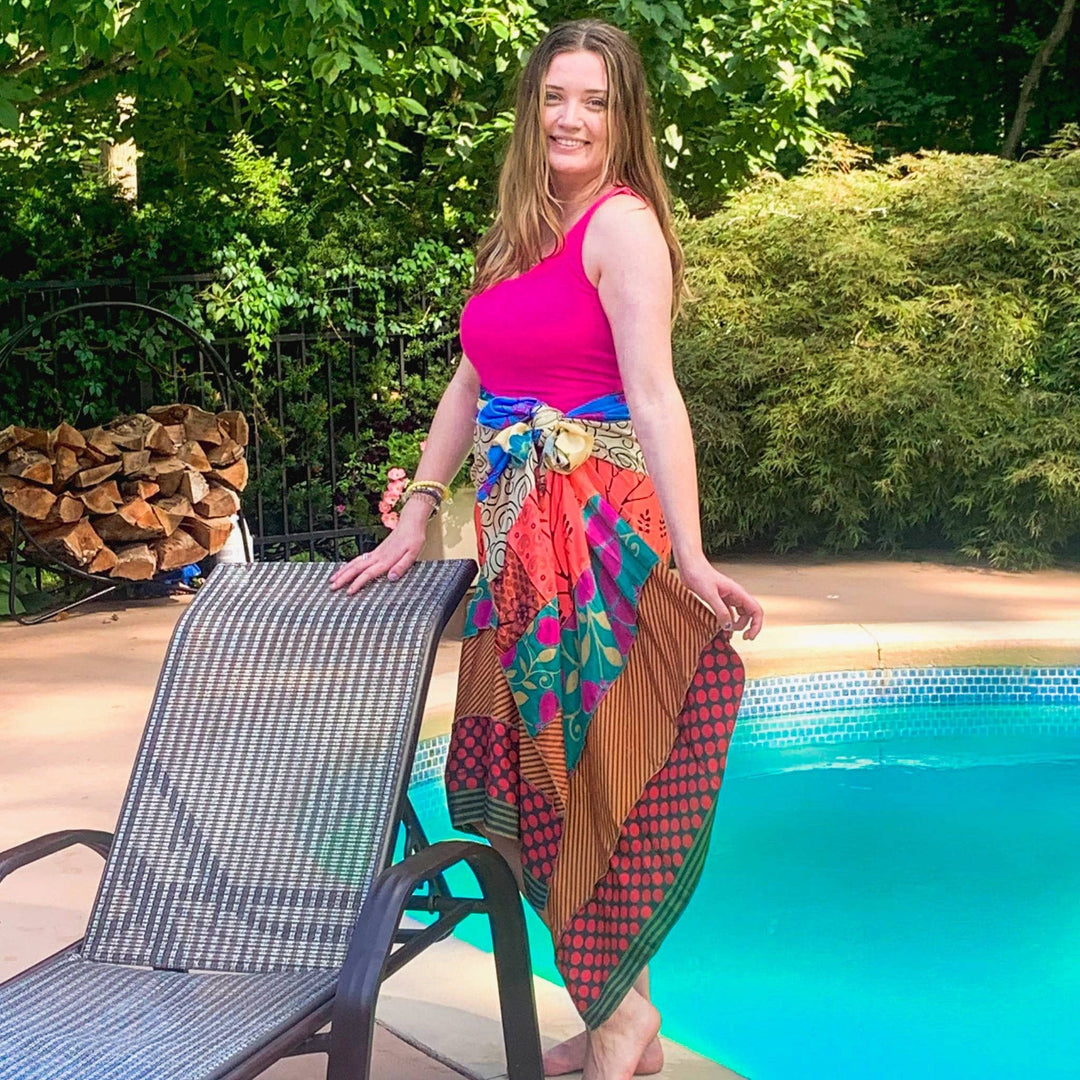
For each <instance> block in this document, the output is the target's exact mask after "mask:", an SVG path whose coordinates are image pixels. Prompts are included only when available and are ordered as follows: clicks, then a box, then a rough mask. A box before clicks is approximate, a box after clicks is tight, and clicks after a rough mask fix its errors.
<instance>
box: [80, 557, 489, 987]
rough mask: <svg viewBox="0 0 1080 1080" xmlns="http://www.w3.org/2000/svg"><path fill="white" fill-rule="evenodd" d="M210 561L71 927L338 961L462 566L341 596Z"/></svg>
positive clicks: (191, 961) (300, 963)
mask: <svg viewBox="0 0 1080 1080" xmlns="http://www.w3.org/2000/svg"><path fill="white" fill-rule="evenodd" d="M332 570H333V566H332V565H330V564H326V563H256V564H253V565H223V566H219V567H218V568H217V569H216V570H215V571H214V572H213V574H212V576H211V577H210V580H209V581H208V583H207V585H206V586H205V587H204V588H203V589H202V590H201V591H200V592H199V594H198V595H197V596H196V597H195V599H194V601H193V602H192V603H191V605H190V607H189V608H188V609H187V611H186V612H185V613H184V615H183V616H182V617H181V619H180V622H179V624H178V625H177V628H176V631H175V633H174V635H173V639H172V641H171V643H170V645H169V649H168V653H167V655H166V658H165V663H164V666H163V668H162V673H161V678H160V681H159V683H158V687H157V692H156V694H155V697H154V702H153V705H152V707H151V710H150V717H149V721H148V723H147V727H146V731H145V734H144V736H143V742H142V745H141V747H140V750H139V754H138V757H137V759H136V762H135V768H134V772H133V774H132V778H131V782H130V786H129V788H128V792H127V796H126V798H125V800H124V804H123V808H122V810H121V814H120V820H119V823H118V826H117V832H116V839H115V842H114V844H113V847H112V850H111V853H110V855H109V859H108V862H107V864H106V867H105V873H104V876H103V878H102V884H101V888H100V891H99V894H98V898H97V901H96V903H95V906H94V910H93V913H92V915H91V918H90V925H89V929H88V931H87V935H86V939H85V942H84V945H83V955H84V957H86V958H87V959H90V960H97V961H111V962H114V963H122V964H134V965H144V966H148V967H153V968H159V969H168V970H182V971H191V970H199V969H203V970H212V971H244V972H272V971H308V970H314V969H318V968H326V969H330V968H337V967H339V966H340V965H341V963H342V961H343V959H344V957H345V952H346V948H347V946H348V938H349V933H350V931H351V929H352V927H353V924H354V923H355V921H356V916H357V912H358V910H359V908H360V905H361V903H362V901H363V899H364V896H365V893H366V891H367V889H368V887H369V885H370V883H371V881H372V878H373V876H374V875H375V874H377V873H378V872H379V871H380V870H381V869H382V868H383V866H384V865H385V864H386V863H387V862H388V860H389V858H390V854H391V849H392V844H393V841H394V834H395V830H396V824H397V820H398V814H399V811H400V805H401V801H402V799H403V797H404V794H405V790H406V787H407V784H408V775H409V770H410V768H411V763H412V755H413V749H414V746H415V742H416V738H417V734H418V730H419V723H420V718H421V712H422V708H423V700H424V695H425V692H426V689H427V683H428V679H429V677H430V673H431V668H432V665H433V663H434V656H435V646H436V643H437V641H438V637H439V634H440V633H441V631H442V629H443V627H444V625H445V623H446V621H447V619H448V618H449V616H450V614H451V613H452V612H453V610H454V608H455V607H456V605H457V604H458V602H459V600H460V599H461V597H462V596H463V594H464V592H465V590H466V588H467V587H468V584H469V582H470V581H471V579H472V576H473V573H474V571H475V567H474V566H473V564H472V563H471V562H468V561H448V562H427V563H417V564H416V565H415V566H413V568H412V569H411V570H410V571H409V572H408V573H407V574H405V575H404V577H403V578H402V579H401V580H400V581H398V582H393V583H392V582H389V581H386V580H385V579H383V580H379V581H376V582H373V583H371V584H369V585H368V586H367V587H365V588H364V589H362V590H361V591H360V593H359V594H358V595H357V596H355V597H349V596H346V595H344V594H343V593H340V592H339V593H331V592H330V590H329V588H328V579H329V576H330V574H331V572H332Z"/></svg>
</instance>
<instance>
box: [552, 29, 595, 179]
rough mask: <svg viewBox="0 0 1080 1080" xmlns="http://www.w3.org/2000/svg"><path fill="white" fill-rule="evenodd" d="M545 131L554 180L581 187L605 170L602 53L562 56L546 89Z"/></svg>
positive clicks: (553, 66) (580, 51)
mask: <svg viewBox="0 0 1080 1080" xmlns="http://www.w3.org/2000/svg"><path fill="white" fill-rule="evenodd" d="M542 95H543V111H542V116H543V126H544V136H545V139H546V142H547V152H548V163H549V165H550V168H551V174H552V179H553V180H555V182H556V183H557V184H558V185H559V186H560V187H561V188H564V189H566V188H579V187H581V186H582V185H587V184H589V183H591V182H593V181H595V180H598V179H599V178H600V176H601V174H602V173H603V171H604V161H605V156H606V153H607V142H608V122H607V120H608V80H607V71H606V70H605V68H604V61H603V59H602V58H601V57H600V56H599V54H597V53H594V52H588V51H585V50H579V51H576V52H563V53H559V54H558V55H557V56H556V57H555V58H554V59H553V60H552V61H551V64H550V66H549V67H548V70H547V75H546V77H545V79H544V86H543V89H542Z"/></svg>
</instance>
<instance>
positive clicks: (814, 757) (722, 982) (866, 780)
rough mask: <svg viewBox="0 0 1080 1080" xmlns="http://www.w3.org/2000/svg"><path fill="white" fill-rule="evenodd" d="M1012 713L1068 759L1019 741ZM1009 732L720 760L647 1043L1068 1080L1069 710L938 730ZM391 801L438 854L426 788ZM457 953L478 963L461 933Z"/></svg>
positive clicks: (1074, 936)
mask: <svg viewBox="0 0 1080 1080" xmlns="http://www.w3.org/2000/svg"><path fill="white" fill-rule="evenodd" d="M940 708H941V710H942V712H943V713H947V712H948V708H949V707H947V706H941V707H940ZM1032 709H1036V710H1037V709H1042V710H1043V711H1044V712H1045V713H1046V715H1047V716H1048V717H1051V715H1052V718H1053V719H1054V720H1056V721H1058V724H1057V725H1056V730H1058V731H1060V730H1061V726H1060V720H1061V718H1062V716H1063V714H1064V715H1068V716H1069V717H1070V718H1075V721H1076V732H1077V735H1076V737H1069V736H1061V735H1040V734H1039V733H1038V731H1037V728H1038V724H1037V723H1033V722H1032V721H1033V720H1035V721H1037V720H1038V716H1037V715H1036V714H1033V712H1032ZM1009 710H1012V713H1013V714H1015V715H1016V717H1017V720H1018V722H1020V721H1022V722H1021V723H1018V727H1022V728H1023V729H1024V731H1023V733H1022V734H1018V735H1016V736H1002V735H994V736H980V735H975V734H972V735H969V736H965V735H951V736H939V737H924V738H920V739H917V740H916V739H911V738H907V739H904V738H901V739H890V740H888V741H882V742H865V743H855V744H852V743H847V744H842V745H838V746H817V747H800V748H786V749H782V750H769V749H752V750H751V749H749V748H747V749H745V750H742V751H740V750H739V748H738V747H734V748H733V749H732V752H731V756H730V758H729V769H728V775H727V777H726V779H725V782H724V787H723V790H722V792H721V795H720V800H719V803H718V806H717V817H716V825H715V828H714V830H713V838H712V846H711V850H710V853H709V859H708V863H707V865H706V869H705V873H704V876H703V878H702V881H701V884H700V886H699V888H698V890H697V892H696V893H695V895H694V898H693V901H692V902H691V905H690V907H689V908H688V910H687V912H686V914H685V915H684V916H683V918H682V920H681V921H680V923H679V924H678V925H677V926H676V927H675V929H674V930H673V931H672V933H671V934H670V936H669V937H668V939H667V941H666V942H665V944H664V947H663V949H662V950H661V952H660V953H659V955H658V956H657V958H656V960H655V961H654V963H653V965H652V968H651V970H652V974H653V992H654V993H653V996H654V998H655V1000H656V1003H657V1005H658V1007H659V1008H660V1010H661V1012H662V1013H663V1015H664V1032H665V1034H666V1035H668V1036H669V1037H671V1038H673V1039H676V1040H677V1041H679V1042H682V1043H685V1044H686V1045H688V1046H691V1047H693V1048H694V1049H696V1050H698V1051H699V1052H701V1053H703V1054H705V1055H707V1056H709V1057H712V1058H715V1059H716V1060H718V1061H722V1062H723V1063H724V1064H726V1065H728V1066H729V1067H731V1068H733V1069H735V1070H736V1071H737V1072H739V1073H741V1074H743V1075H744V1076H747V1077H750V1078H752V1080H817V1078H826V1077H828V1078H829V1080H848V1078H851V1080H855V1078H859V1080H864V1078H865V1080H871V1078H873V1080H885V1078H894V1077H895V1078H900V1077H904V1078H905V1080H911V1078H915V1077H933V1078H937V1077H942V1078H949V1080H966V1078H971V1080H998V1078H1001V1080H1005V1078H1006V1077H1007V1078H1009V1080H1014V1078H1016V1077H1018V1076H1022V1077H1026V1076H1031V1077H1039V1078H1040V1080H1051V1078H1052V1080H1065V1078H1070V1080H1075V1078H1076V1077H1078V1076H1080V1022H1078V1020H1077V1017H1078V1016H1080V707H1077V706H1019V705H985V706H981V707H979V708H978V709H977V710H972V709H971V707H970V706H968V707H966V711H965V712H964V713H961V712H960V711H959V710H957V712H956V716H957V717H961V716H962V715H967V716H968V717H970V718H971V722H972V724H973V725H974V723H975V722H976V721H979V722H985V721H986V720H987V718H990V719H991V720H992V721H1001V720H1002V719H1003V718H1007V717H1008V716H1009V715H1010V712H1009ZM1021 714H1022V715H1021ZM890 716H891V717H892V720H891V721H890V723H891V727H892V730H898V725H897V723H896V712H895V710H892V711H891V713H890ZM958 726H959V727H960V728H961V729H962V727H963V723H962V722H960V723H959V724H958ZM412 793H413V798H414V802H415V803H416V804H417V808H418V810H419V811H420V814H421V817H422V818H423V820H424V821H425V823H426V824H427V827H428V829H429V831H430V833H431V834H432V837H433V838H436V837H437V838H444V837H446V836H449V835H452V830H451V829H450V827H449V823H448V819H447V816H446V809H445V804H444V801H443V794H442V791H441V787H440V785H439V784H438V782H437V781H433V782H429V783H426V784H421V785H418V786H416V787H414V788H413V792H412ZM469 877H470V875H469V873H468V871H463V872H462V876H460V877H459V878H457V879H456V881H455V882H453V884H455V886H456V887H459V888H461V887H465V886H467V883H468V881H469ZM474 888H475V886H474ZM527 915H528V919H529V928H530V940H531V943H532V951H533V963H534V969H535V970H536V971H537V973H538V974H540V975H541V976H543V977H545V978H548V979H551V980H552V981H554V982H558V981H559V977H558V973H557V972H556V970H555V966H554V963H553V959H552V950H551V940H550V937H549V935H548V934H547V931H546V930H545V928H544V927H543V925H542V924H541V923H540V921H539V919H537V918H536V917H535V916H534V915H533V914H532V912H531V911H529V912H527ZM460 933H461V936H463V937H465V938H466V939H468V940H470V941H472V942H474V943H475V944H478V945H481V946H482V947H486V948H490V941H489V940H488V939H487V935H486V929H485V926H484V923H483V921H482V920H480V919H470V920H467V921H466V923H465V924H463V926H462V927H461V928H460Z"/></svg>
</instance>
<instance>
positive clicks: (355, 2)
mask: <svg viewBox="0 0 1080 1080" xmlns="http://www.w3.org/2000/svg"><path fill="white" fill-rule="evenodd" d="M866 2H867V0H789V2H787V3H784V4H780V5H778V4H775V3H773V2H772V0H723V2H722V3H719V4H716V3H711V2H710V3H707V4H706V3H703V2H701V0H603V2H601V3H598V4H593V5H590V6H589V7H588V8H587V9H584V8H582V9H580V10H579V5H576V4H566V3H562V2H560V0H552V2H551V3H544V2H543V0H535V6H530V4H529V3H528V2H527V0H512V2H510V3H505V4H499V5H492V6H484V5H480V6H476V5H474V4H472V3H464V2H462V0H445V2H442V3H439V4H428V3H423V2H420V0H407V2H405V3H402V4H395V5H394V6H393V7H392V8H391V7H387V6H385V5H383V4H379V3H372V2H371V0H244V2H243V3H237V2H235V0H196V2H189V0H124V2H123V3H121V2H120V0H90V2H88V0H56V2H55V3H50V4H48V5H41V4H39V3H36V2H35V0H0V127H7V128H8V129H15V128H16V127H17V126H18V125H19V123H20V119H21V125H22V126H21V128H20V129H19V130H20V134H19V135H18V137H17V138H16V139H15V140H14V142H12V143H10V144H9V145H8V146H7V149H6V151H5V150H4V149H0V168H4V167H5V165H6V167H7V168H8V169H9V170H10V168H11V166H12V163H13V162H18V163H21V165H22V171H23V174H24V177H25V176H26V175H27V174H29V176H30V177H32V178H33V179H34V180H35V181H37V182H40V174H41V173H42V171H47V170H49V169H52V168H55V167H56V165H57V163H58V162H63V161H70V160H73V159H77V158H79V157H80V156H82V157H83V158H85V157H86V156H87V153H88V152H90V151H96V146H97V142H98V140H100V139H101V138H104V137H106V136H108V135H113V136H116V137H120V136H124V137H126V136H129V135H130V136H133V137H134V138H135V140H136V142H137V144H138V146H139V148H140V151H141V152H142V154H143V161H144V165H143V166H142V171H143V172H144V173H145V176H144V177H141V179H142V180H144V181H145V185H144V186H145V187H146V190H148V191H152V192H155V193H157V192H160V191H161V190H162V189H164V188H167V187H169V186H175V184H176V183H177V182H178V181H180V180H183V179H188V180H193V181H198V182H203V181H205V179H206V177H207V172H208V171H210V172H213V171H214V170H215V169H218V168H219V166H220V164H221V153H222V151H223V150H224V149H225V147H227V145H228V144H229V140H230V138H231V137H232V136H233V135H235V134H236V133H237V132H245V133H247V134H248V135H249V136H250V137H251V138H252V140H253V141H254V143H255V144H256V145H258V146H260V147H262V148H263V149H265V150H273V151H276V152H277V153H279V154H280V155H282V156H283V157H284V158H287V159H288V160H289V161H290V162H291V163H292V164H293V166H294V167H298V168H299V167H305V166H306V167H307V168H309V169H310V170H311V173H312V176H311V178H310V179H311V181H312V182H313V183H314V185H315V186H317V185H318V182H319V181H320V180H322V179H325V178H326V177H327V176H330V175H332V176H333V177H335V178H336V179H337V180H338V181H341V182H345V183H347V184H348V185H349V187H350V189H351V191H352V192H353V193H354V196H355V195H356V194H359V195H360V196H361V197H366V198H369V199H371V200H372V201H377V200H379V199H395V198H396V199H399V200H401V201H402V202H403V203H407V204H412V203H413V202H414V201H416V200H420V202H421V203H422V204H423V205H424V206H425V207H426V208H427V209H428V210H429V211H431V212H438V213H439V214H443V213H444V210H443V207H444V206H446V207H447V208H448V209H447V210H446V211H445V213H448V214H450V216H451V217H452V218H453V216H454V215H455V214H460V215H462V217H461V218H460V219H454V220H455V224H459V225H463V226H464V227H465V228H466V229H472V230H473V231H474V232H475V229H476V228H477V227H479V225H482V221H480V222H478V221H477V220H476V215H477V214H480V215H484V214H485V213H486V212H487V210H488V209H489V208H490V205H491V197H492V185H493V178H494V175H495V173H496V171H497V168H496V167H497V160H498V152H499V149H500V147H501V145H502V137H503V136H504V135H505V132H506V130H507V129H508V127H509V124H510V122H511V115H510V112H509V107H510V105H511V100H510V99H511V93H510V91H511V87H512V84H513V81H514V79H515V78H516V75H517V73H518V71H519V70H520V65H521V62H522V58H523V56H524V54H525V52H526V51H527V49H528V48H529V47H530V46H531V45H532V44H533V43H534V42H535V41H536V40H538V39H539V37H540V36H541V35H542V34H543V33H544V32H545V30H546V29H547V27H548V26H550V25H553V24H554V23H555V22H558V21H560V20H562V19H564V18H568V17H575V16H578V15H583V14H593V15H598V16H600V17H604V18H608V19H610V20H611V21H613V22H615V23H616V24H617V25H621V26H623V27H624V28H625V29H627V30H629V31H630V32H631V33H632V34H633V35H634V37H635V38H636V39H637V40H638V41H639V42H640V44H641V48H642V52H643V54H644V56H645V59H646V62H647V65H648V69H649V73H650V78H651V80H652V84H653V90H654V94H655V99H656V105H657V110H656V112H657V116H656V122H657V126H658V127H657V129H658V132H662V133H663V139H664V144H665V150H666V156H667V158H668V162H669V164H670V165H671V167H672V170H673V179H674V181H675V183H676V186H677V187H678V189H679V191H680V193H681V194H682V195H683V196H684V198H685V199H686V201H687V203H688V204H689V205H690V206H692V207H694V208H698V209H708V208H713V207H715V206H716V205H717V203H718V201H719V200H720V199H721V198H722V196H723V194H724V192H725V191H726V190H727V189H728V188H729V187H730V186H731V185H733V184H736V183H738V182H739V181H741V179H742V178H744V177H745V176H747V175H748V174H750V173H752V172H753V171H755V170H756V169H758V168H760V167H761V166H762V165H763V164H767V163H770V162H772V161H774V160H775V157H776V154H777V153H778V152H780V151H782V150H784V149H785V148H799V149H802V150H804V151H805V150H808V149H811V148H812V147H813V146H815V145H817V144H818V143H819V141H820V139H821V137H822V135H823V128H822V126H821V125H820V124H819V123H818V122H817V120H816V114H817V109H818V107H819V105H820V104H821V103H822V102H824V101H827V100H829V99H830V98H831V97H832V96H833V95H835V94H836V93H837V91H838V90H840V89H841V88H842V87H843V86H844V85H845V84H846V82H847V79H848V73H849V71H850V63H851V60H852V58H853V56H854V55H855V52H854V50H853V47H852V41H853V35H854V33H855V31H856V29H857V27H858V25H859V23H860V22H861V21H863V18H864V16H863V7H864V5H865V3H866ZM121 100H122V101H124V102H130V103H131V106H130V112H131V115H130V118H129V119H127V120H125V121H124V123H123V127H122V130H117V127H118V123H119V120H118V117H119V112H118V105H117V103H118V101H121Z"/></svg>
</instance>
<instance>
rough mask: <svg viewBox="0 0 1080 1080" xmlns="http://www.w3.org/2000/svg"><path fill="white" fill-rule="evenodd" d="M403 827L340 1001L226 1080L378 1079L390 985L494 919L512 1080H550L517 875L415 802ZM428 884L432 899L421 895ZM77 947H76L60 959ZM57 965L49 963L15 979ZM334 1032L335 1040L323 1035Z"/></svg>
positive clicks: (71, 838)
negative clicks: (450, 836) (380, 1023)
mask: <svg viewBox="0 0 1080 1080" xmlns="http://www.w3.org/2000/svg"><path fill="white" fill-rule="evenodd" d="M401 824H402V826H403V828H404V830H405V850H406V858H405V859H404V860H403V861H402V862H399V863H395V864H393V865H392V866H389V867H388V868H386V869H384V870H383V872H382V873H381V874H379V875H378V876H377V877H376V878H375V880H374V882H373V883H372V887H371V891H370V892H369V894H368V896H367V898H366V900H365V901H364V905H363V907H362V909H361V911H360V914H359V916H358V917H357V920H356V924H355V927H354V929H353V934H352V938H351V941H350V945H349V950H348V953H347V954H346V958H345V963H344V964H343V965H342V968H341V971H340V974H339V976H338V981H337V988H336V991H334V992H333V993H332V994H330V995H329V996H328V997H327V999H326V1000H325V1001H324V1002H322V1003H320V1004H319V1005H318V1006H317V1007H315V1008H314V1009H313V1011H312V1012H310V1013H309V1014H308V1015H307V1016H305V1017H304V1018H303V1019H302V1020H300V1021H297V1022H295V1023H293V1024H292V1025H290V1026H289V1027H288V1028H286V1029H285V1030H282V1031H279V1032H277V1033H275V1034H274V1035H273V1037H272V1038H271V1039H270V1040H269V1041H268V1042H266V1043H264V1044H263V1045H262V1046H258V1047H253V1048H251V1050H250V1052H246V1053H245V1056H244V1057H243V1059H242V1060H239V1061H235V1062H234V1063H231V1064H230V1065H229V1067H228V1068H227V1071H223V1072H222V1073H220V1077H219V1078H218V1080H248V1078H249V1077H255V1076H258V1075H259V1074H260V1073H262V1072H263V1071H265V1070H266V1069H268V1068H269V1067H270V1066H271V1065H272V1064H273V1063H274V1062H275V1061H278V1060H280V1059H281V1058H283V1057H293V1056H297V1055H301V1054H316V1053H325V1054H328V1064H327V1073H326V1076H327V1080H366V1078H367V1077H369V1076H370V1075H371V1058H372V1049H373V1046H374V1036H375V1009H376V1005H377V1004H378V998H379V990H380V988H381V986H382V983H383V980H384V979H387V978H389V976H391V975H393V974H394V973H395V972H396V971H399V970H400V969H401V968H402V967H404V966H405V964H407V963H408V962H409V961H410V960H413V959H415V958H416V957H417V956H419V954H420V953H422V952H423V951H424V950H425V949H427V948H428V947H429V946H430V945H434V944H435V943H436V942H439V941H442V940H443V939H445V938H447V937H448V936H449V935H450V934H451V933H452V932H453V930H454V927H455V926H457V924H458V923H460V922H461V921H462V920H463V919H465V918H467V917H468V916H469V915H474V914H484V915H487V917H488V919H489V921H490V924H491V933H492V939H493V941H494V945H495V972H496V979H497V982H498V988H499V1004H500V1012H501V1019H502V1029H503V1042H504V1046H505V1048H506V1060H507V1075H508V1076H509V1078H510V1080H542V1077H543V1066H542V1061H541V1049H540V1036H539V1033H538V1030H537V1026H536V1002H535V997H534V994H533V984H532V975H531V970H530V964H529V947H528V938H527V936H526V931H525V920H524V916H523V914H522V910H521V901H520V898H519V896H518V890H517V885H516V883H515V881H514V877H513V874H511V872H510V868H509V867H508V866H507V865H506V863H505V861H504V860H503V858H502V856H500V855H498V854H497V853H496V852H495V851H494V850H492V849H491V848H490V847H488V846H487V845H485V844H480V843H477V842H475V841H472V840H443V841H439V842H437V843H434V844H429V843H428V841H427V837H426V836H425V835H424V830H423V828H422V826H421V825H420V821H419V819H418V817H417V815H416V812H415V810H414V809H413V806H412V803H411V801H410V800H409V799H408V796H405V799H404V804H403V807H402V813H401ZM112 840H113V834H112V833H108V832H99V831H96V830H88V829H81V830H80V829H76V830H67V831H62V832H54V833H48V834H46V835H45V836H40V837H38V838H36V839H34V840H30V841H27V842H26V843H24V844H20V845H18V846H17V847H14V848H10V849H9V850H8V851H5V852H2V853H0V881H3V879H4V878H5V877H7V876H8V875H9V874H10V873H12V872H13V871H15V870H18V869H19V868H20V867H22V866H27V865H29V864H30V863H33V862H37V861H38V860H40V859H43V858H46V857H47V856H49V855H53V854H55V853H57V852H59V851H63V850H64V849H65V848H69V847H74V846H76V845H84V846H86V847H88V848H90V849H91V850H92V851H96V852H97V853H98V854H99V855H101V856H102V857H103V858H105V857H107V856H108V853H109V848H110V846H111V844H112ZM458 863H465V864H467V865H468V866H469V867H470V869H471V870H472V871H473V873H474V874H475V875H476V879H477V881H478V882H479V885H480V891H481V893H482V896H481V897H455V896H452V895H451V894H450V890H449V888H448V886H447V884H446V879H445V877H444V876H443V875H444V872H445V871H446V870H448V869H450V868H451V867H452V866H455V865H457V864H458ZM425 884H426V885H427V892H426V893H420V892H418V890H419V889H420V888H421V887H422V886H424V885H425ZM409 911H416V912H427V913H433V914H436V915H437V916H438V918H437V919H436V921H435V922H433V923H432V924H431V925H430V926H426V927H423V928H420V929H413V928H404V927H401V926H400V922H401V918H402V916H403V915H404V914H405V913H406V912H409ZM79 944H80V942H78V941H77V942H73V943H72V944H71V945H69V946H68V947H67V948H66V949H63V950H61V952H69V951H71V950H73V949H76V948H78V946H79ZM395 945H397V946H398V948H396V949H395V948H394V946H395ZM55 955H59V954H55ZM52 959H54V957H52V956H50V957H47V958H46V959H45V960H42V961H40V962H39V964H38V965H34V966H33V967H31V968H28V969H27V970H26V971H23V972H20V974H19V976H16V978H19V977H22V976H24V975H26V974H28V973H29V972H31V971H34V970H35V969H36V968H37V967H38V966H40V965H41V964H45V963H47V962H48V961H49V960H52ZM328 1023H329V1024H330V1025H331V1028H330V1031H329V1032H326V1033H320V1029H321V1028H323V1027H325V1026H326V1025H327V1024H328Z"/></svg>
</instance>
